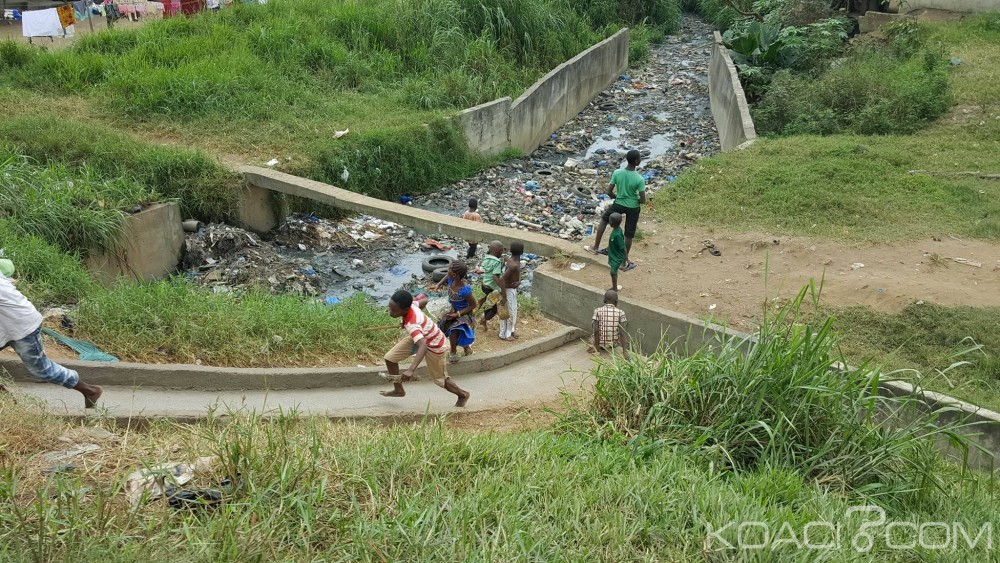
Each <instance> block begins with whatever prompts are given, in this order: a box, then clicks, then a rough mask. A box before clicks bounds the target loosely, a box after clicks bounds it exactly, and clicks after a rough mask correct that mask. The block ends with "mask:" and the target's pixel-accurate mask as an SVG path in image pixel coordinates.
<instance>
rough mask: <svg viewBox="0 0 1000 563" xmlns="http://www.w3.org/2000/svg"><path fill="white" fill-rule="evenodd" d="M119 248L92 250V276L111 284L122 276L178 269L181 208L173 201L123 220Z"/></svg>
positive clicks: (89, 261) (153, 275) (145, 275)
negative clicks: (122, 239)
mask: <svg viewBox="0 0 1000 563" xmlns="http://www.w3.org/2000/svg"><path fill="white" fill-rule="evenodd" d="M124 237H125V246H124V248H122V249H121V250H120V251H117V252H111V251H100V252H93V253H91V254H90V256H88V257H87V260H86V266H87V269H88V270H90V273H91V274H93V276H94V279H96V280H97V281H98V282H99V283H101V284H104V285H110V284H112V283H114V281H115V280H116V279H118V278H120V277H123V276H129V277H134V278H135V279H146V280H148V279H154V278H158V277H161V276H164V275H167V274H169V273H172V272H173V271H174V270H176V269H177V264H178V262H180V259H181V248H182V247H183V246H184V230H183V229H182V228H181V211H180V207H178V205H177V204H176V203H160V204H156V205H153V206H152V207H149V208H148V209H146V210H144V211H142V212H140V213H136V214H135V215H132V216H130V217H129V218H128V219H127V220H126V221H125V233H124Z"/></svg>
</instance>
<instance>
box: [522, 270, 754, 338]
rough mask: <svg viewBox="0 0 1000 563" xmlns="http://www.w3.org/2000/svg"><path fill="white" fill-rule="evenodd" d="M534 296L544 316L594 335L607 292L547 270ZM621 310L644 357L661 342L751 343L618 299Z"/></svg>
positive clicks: (717, 328)
mask: <svg viewBox="0 0 1000 563" xmlns="http://www.w3.org/2000/svg"><path fill="white" fill-rule="evenodd" d="M531 295H532V297H536V298H537V299H538V300H539V305H540V306H541V309H542V312H544V313H545V314H546V315H547V316H550V317H552V318H554V319H556V320H557V321H559V322H562V323H565V324H568V325H570V326H575V327H578V328H581V329H583V330H586V331H588V332H589V333H590V334H591V335H592V334H593V329H592V324H591V323H592V319H593V313H594V309H596V308H597V307H600V306H601V304H602V303H603V302H604V290H603V289H598V288H596V287H590V286H587V285H584V284H582V283H580V282H577V281H575V280H571V279H569V278H567V277H564V276H562V275H560V274H558V273H556V272H554V271H553V270H552V268H551V267H550V266H544V267H542V268H539V269H538V270H535V275H534V278H533V280H532V282H531ZM618 306H619V307H620V308H621V309H622V310H623V311H625V314H626V316H627V317H628V334H629V339H630V341H631V342H632V343H633V344H634V345H636V346H638V348H639V349H640V350H641V351H642V352H643V353H644V354H651V353H653V352H655V351H656V350H657V348H659V346H660V344H661V342H663V343H664V344H668V343H669V344H670V346H671V347H672V348H674V349H675V350H677V351H684V350H685V349H694V348H697V347H699V346H701V344H703V343H709V344H712V343H717V342H720V341H721V340H722V339H725V338H737V339H740V340H746V341H747V342H749V340H748V339H749V335H747V334H744V333H741V332H737V331H731V330H730V331H727V330H726V329H725V327H722V326H720V325H715V324H707V323H704V322H702V321H699V320H697V319H693V318H691V317H688V316H686V315H682V314H680V313H675V312H673V311H668V310H666V309H661V308H659V307H654V306H651V305H648V304H645V303H640V302H638V301H635V300H632V299H629V298H628V297H623V296H619V298H618Z"/></svg>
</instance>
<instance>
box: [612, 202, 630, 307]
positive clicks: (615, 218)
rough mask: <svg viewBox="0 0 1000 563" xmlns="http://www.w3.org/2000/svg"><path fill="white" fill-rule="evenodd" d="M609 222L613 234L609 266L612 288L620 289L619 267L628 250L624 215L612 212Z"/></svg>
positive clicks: (614, 289) (613, 289)
mask: <svg viewBox="0 0 1000 563" xmlns="http://www.w3.org/2000/svg"><path fill="white" fill-rule="evenodd" d="M608 224H610V225H611V236H610V237H608V268H611V290H610V291H618V269H619V268H621V267H622V263H623V262H625V257H626V256H628V250H627V247H626V245H625V234H624V233H623V232H622V228H621V227H622V216H621V214H620V213H612V214H611V216H610V217H608Z"/></svg>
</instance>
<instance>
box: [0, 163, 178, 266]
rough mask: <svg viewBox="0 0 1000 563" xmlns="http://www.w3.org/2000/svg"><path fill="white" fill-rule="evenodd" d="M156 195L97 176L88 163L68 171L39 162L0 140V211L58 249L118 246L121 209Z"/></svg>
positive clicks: (122, 221) (20, 228)
mask: <svg viewBox="0 0 1000 563" xmlns="http://www.w3.org/2000/svg"><path fill="white" fill-rule="evenodd" d="M159 200H160V198H159V197H158V195H157V194H156V193H155V192H154V191H152V190H150V189H148V188H146V187H145V186H142V185H140V184H137V183H135V182H130V181H128V180H124V179H120V178H118V179H114V180H101V179H99V178H98V177H97V175H96V173H95V172H94V171H93V169H91V168H88V167H83V168H81V169H80V170H79V171H76V172H73V173H71V172H70V171H69V170H68V169H66V167H64V166H60V165H48V166H39V165H37V164H34V163H32V162H30V161H29V160H28V159H27V158H24V157H21V156H19V155H17V154H16V153H15V152H14V151H13V150H12V148H11V147H4V146H2V145H0V217H3V218H5V219H7V220H8V223H7V224H8V225H9V226H11V227H14V228H16V229H17V230H18V231H19V232H21V233H22V234H25V235H37V236H39V237H41V238H43V239H45V240H46V241H48V242H50V243H52V244H55V245H56V246H58V247H60V248H61V249H63V250H64V251H68V252H79V253H81V254H85V253H87V252H89V251H92V250H114V249H117V248H119V247H120V246H121V244H122V242H123V241H122V240H121V236H122V233H123V228H124V225H125V217H126V212H127V211H130V210H131V209H132V208H133V207H134V206H136V205H146V204H149V203H152V202H155V201H159Z"/></svg>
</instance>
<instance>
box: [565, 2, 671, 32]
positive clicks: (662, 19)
mask: <svg viewBox="0 0 1000 563" xmlns="http://www.w3.org/2000/svg"><path fill="white" fill-rule="evenodd" d="M572 5H573V8H574V9H575V10H576V11H577V12H578V13H580V14H583V15H584V16H586V18H587V19H588V20H589V21H590V23H591V25H592V26H593V27H595V28H598V29H599V28H602V27H606V26H609V25H615V24H625V25H638V24H643V23H644V24H646V25H649V26H651V27H655V28H657V29H659V30H660V31H661V32H665V33H672V32H674V31H677V29H679V28H680V17H681V3H680V1H679V0H578V1H576V2H573V3H572Z"/></svg>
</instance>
